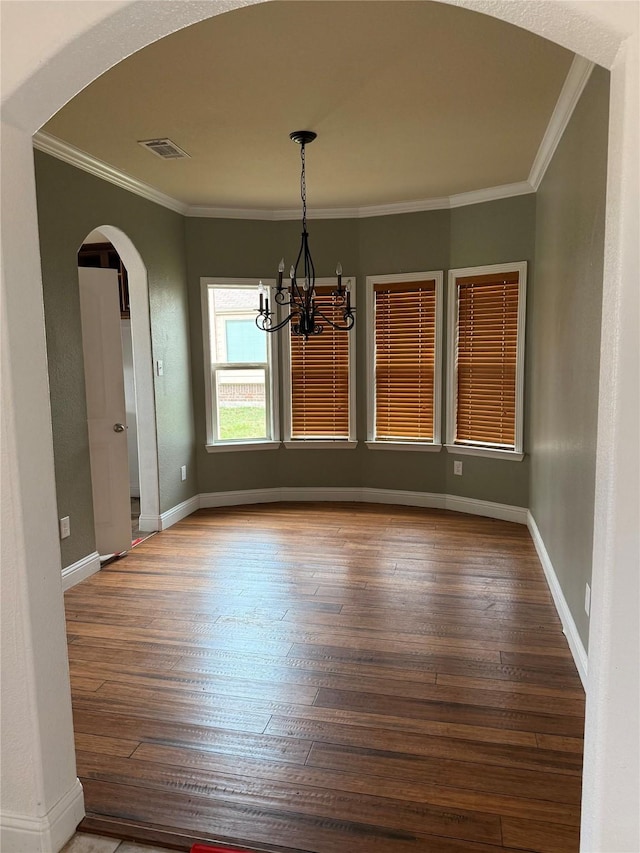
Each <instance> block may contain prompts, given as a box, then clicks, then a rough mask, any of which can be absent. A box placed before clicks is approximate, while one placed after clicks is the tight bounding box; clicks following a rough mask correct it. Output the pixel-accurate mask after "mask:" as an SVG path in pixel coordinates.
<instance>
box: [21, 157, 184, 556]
mask: <svg viewBox="0 0 640 853" xmlns="http://www.w3.org/2000/svg"><path fill="white" fill-rule="evenodd" d="M35 161H36V183H37V196H38V224H39V231H40V253H41V260H42V279H43V291H44V305H45V324H46V332H47V354H48V361H49V381H50V392H51V409H52V422H53V440H54V456H55V471H56V492H57V500H58V514H59V516H65V515H68V516H69V517H70V519H71V536H70V537H69V538H68V539H63V540H62V541H61V549H62V565H63V566H67V565H70V564H71V563H73V562H75V561H76V560H78V559H80V558H82V557H84V556H86V555H87V554H89V553H91V552H92V551H94V550H95V538H94V529H93V508H92V499H91V480H90V466H89V453H88V443H87V421H86V418H87V416H86V405H85V393H84V367H83V358H82V330H81V325H80V306H79V294H78V273H77V257H76V255H77V251H78V248H79V246H80V245H81V244H82V242H83V240H84V238H85V237H86V236H87V234H88V233H89V232H90V231H91V230H92V229H94V228H97V227H99V226H101V225H113V226H116V227H117V228H119V229H121V230H122V231H124V232H125V233H126V234H127V235H128V236H129V237H130V239H131V240H132V242H133V243H134V245H135V246H136V248H137V250H138V251H139V252H140V255H141V256H142V259H143V261H144V263H145V265H146V267H147V270H148V281H149V303H150V312H151V338H152V348H153V356H154V358H159V359H162V360H163V362H164V368H165V370H164V376H163V377H156V378H155V396H156V419H157V432H158V458H159V479H160V508H161V510H162V511H164V510H166V509H169V508H170V507H172V506H175V505H176V504H177V503H180V502H181V501H183V500H186V499H187V498H189V497H191V496H192V495H193V494H195V493H196V492H197V482H196V471H195V462H194V446H195V445H194V430H193V414H192V412H193V407H192V399H191V376H190V356H189V322H188V306H187V288H186V270H185V256H184V220H183V218H182V217H181V216H179V215H178V214H177V213H173V212H172V211H170V210H167V209H165V208H163V207H160V206H158V205H156V204H153V203H151V202H149V201H146V200H145V199H142V198H140V197H139V196H136V195H132V194H131V193H128V192H126V191H124V190H122V189H119V188H118V187H115V186H113V185H112V184H109V183H106V182H105V181H101V180H99V179H98V178H95V177H93V176H91V175H88V174H87V173H86V172H83V171H80V170H78V169H75V168H73V167H71V166H69V165H67V164H65V163H62V162H61V161H59V160H56V159H54V158H52V157H49V156H47V155H46V154H42V153H40V152H35ZM185 464H186V465H187V466H188V471H189V472H190V476H189V477H188V479H187V481H186V482H185V483H183V482H181V481H180V466H181V465H185Z"/></svg>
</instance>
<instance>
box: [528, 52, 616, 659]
mask: <svg viewBox="0 0 640 853" xmlns="http://www.w3.org/2000/svg"><path fill="white" fill-rule="evenodd" d="M608 90H609V74H608V72H606V71H604V70H603V69H601V68H597V67H596V69H595V70H594V72H593V74H592V76H591V79H590V80H589V83H588V84H587V87H586V88H585V91H584V93H583V95H582V98H581V100H580V102H579V104H578V106H577V108H576V110H575V112H574V114H573V116H572V118H571V121H570V123H569V126H568V127H567V130H566V131H565V134H564V136H563V138H562V141H561V142H560V145H559V146H558V149H557V150H556V153H555V155H554V158H553V160H552V162H551V164H550V166H549V168H548V170H547V173H546V175H545V178H544V180H543V182H542V184H541V186H540V189H539V190H538V193H537V225H536V253H535V263H536V283H535V288H534V289H533V293H532V302H531V311H530V317H529V319H530V324H531V335H530V338H531V339H530V348H529V352H530V355H531V381H530V395H529V402H530V406H529V411H530V416H529V445H530V451H531V492H530V504H529V505H530V509H531V512H532V513H533V516H534V518H535V520H536V523H537V525H538V528H539V530H540V533H541V535H542V538H543V540H544V543H545V546H546V548H547V551H548V553H549V556H550V558H551V562H552V563H553V566H554V568H555V571H556V573H557V576H558V580H559V581H560V585H561V587H562V590H563V592H564V596H565V598H566V600H567V603H568V605H569V608H570V609H571V613H572V615H573V618H574V620H575V623H576V625H577V627H578V630H579V632H580V636H581V638H582V641H583V643H584V644H585V647H586V645H587V639H588V630H589V620H588V617H587V615H586V613H585V610H584V594H585V583H590V582H591V562H592V554H591V552H592V545H593V510H594V494H595V464H596V426H597V415H598V379H599V376H598V371H599V357H600V324H601V315H602V270H603V252H604V214H605V189H606V169H607V116H608V107H609V95H608Z"/></svg>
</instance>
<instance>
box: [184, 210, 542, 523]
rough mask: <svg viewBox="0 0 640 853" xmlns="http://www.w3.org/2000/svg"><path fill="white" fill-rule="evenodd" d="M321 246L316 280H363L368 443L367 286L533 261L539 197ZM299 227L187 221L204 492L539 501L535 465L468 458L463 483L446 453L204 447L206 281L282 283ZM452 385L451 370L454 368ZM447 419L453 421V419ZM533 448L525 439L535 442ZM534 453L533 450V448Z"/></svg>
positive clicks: (362, 410)
mask: <svg viewBox="0 0 640 853" xmlns="http://www.w3.org/2000/svg"><path fill="white" fill-rule="evenodd" d="M309 233H310V245H311V250H312V254H313V257H314V261H315V264H316V273H317V275H318V276H319V277H320V276H331V275H333V274H334V270H335V265H336V261H338V260H340V261H341V262H342V266H343V269H344V272H345V275H355V276H356V278H357V304H358V306H359V311H360V315H359V316H360V320H359V321H358V333H357V334H358V336H357V369H356V370H357V437H358V439H360V440H363V439H364V438H365V437H366V399H365V388H366V354H365V332H364V305H365V279H366V276H367V275H383V274H392V273H402V272H416V271H420V270H438V269H441V270H445V271H446V270H447V269H449V268H452V267H458V266H467V265H469V266H470V265H479V264H491V263H503V262H509V261H521V260H526V261H529V263H530V264H532V261H533V252H534V234H535V197H534V196H533V194H531V195H527V196H520V197H517V198H512V199H505V200H501V201H496V202H487V203H484V204H479V205H473V206H469V207H465V208H459V209H456V210H453V211H449V210H435V211H428V212H424V213H412V214H402V215H398V216H380V217H374V218H368V219H343V220H331V221H329V220H315V221H314V220H312V221H310V224H309ZM299 239H300V224H299V223H297V222H259V221H250V222H247V221H243V220H213V219H200V218H187V220H186V245H187V265H188V279H189V293H190V298H189V305H190V311H191V339H192V342H193V343H192V356H193V361H192V372H193V377H194V404H195V405H194V409H195V421H196V436H197V447H196V453H197V460H198V474H199V486H200V491H201V492H217V491H231V490H234V489H250V488H264V487H268V486H275V485H283V486H303V485H306V486H333V487H340V486H366V487H374V488H387V489H401V490H408V491H423V492H447V493H449V494H454V495H461V496H465V497H471V498H479V499H484V500H491V501H496V502H498V503H505V504H511V505H515V506H527V505H528V491H529V466H528V460H527V459H525V461H524V462H520V463H518V462H510V461H503V460H494V459H487V458H481V457H472V456H465V458H464V475H463V476H462V477H457V476H456V477H454V475H453V457H452V456H451V455H450V454H448V453H446V452H444V451H442V452H441V453H419V452H415V453H411V452H392V451H382V450H368V449H367V448H366V447H365V446H364V445H360V446H359V447H358V449H357V450H354V451H344V450H336V451H330V450H325V451H313V450H293V451H292V450H285V449H281V450H277V451H250V452H242V453H214V454H208V453H207V452H206V450H205V447H204V445H205V410H204V406H205V402H204V362H203V349H202V335H201V329H202V315H201V307H200V277H201V276H225V275H228V276H237V277H241V278H254V279H256V280H257V279H259V278H269V277H275V274H276V269H277V264H278V261H279V260H280V257H281V256H282V255H284V256H285V260H286V264H287V266H288V265H289V263H290V262H291V260H292V259H294V258H295V255H296V254H297V250H298V244H299ZM443 381H444V371H443ZM443 416H444V415H443ZM525 442H526V438H525ZM525 449H526V443H525Z"/></svg>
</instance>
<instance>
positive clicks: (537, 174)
mask: <svg viewBox="0 0 640 853" xmlns="http://www.w3.org/2000/svg"><path fill="white" fill-rule="evenodd" d="M594 66H595V63H594V62H590V61H589V60H588V59H585V58H584V57H583V56H578V55H577V54H576V55H575V56H574V57H573V62H572V63H571V67H570V68H569V71H568V73H567V76H566V78H565V81H564V84H563V86H562V89H561V90H560V95H559V96H558V100H557V102H556V105H555V108H554V110H553V113H552V114H551V118H550V119H549V124H548V125H547V129H546V131H545V134H544V136H543V137H542V142H541V143H540V147H539V148H538V153H537V154H536V157H535V160H534V161H533V165H532V166H531V171H530V172H529V178H528V182H529V184H531V186H532V188H533V190H534V191H537V189H538V187H539V186H540V184H541V182H542V179H543V178H544V176H545V172H546V171H547V168H548V166H549V163H550V162H551V159H552V157H553V155H554V154H555V150H556V148H557V147H558V143H559V142H560V140H561V139H562V135H563V133H564V132H565V130H566V129H567V125H568V124H569V120H570V119H571V116H572V115H573V111H574V109H575V108H576V104H577V103H578V101H579V100H580V95H582V92H583V91H584V87H585V86H586V85H587V82H588V80H589V77H590V76H591V72H592V71H593V69H594Z"/></svg>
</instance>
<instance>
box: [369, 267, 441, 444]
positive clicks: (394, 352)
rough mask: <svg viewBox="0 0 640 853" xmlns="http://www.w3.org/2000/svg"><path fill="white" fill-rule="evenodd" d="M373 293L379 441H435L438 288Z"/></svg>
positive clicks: (397, 286) (409, 285) (399, 285)
mask: <svg viewBox="0 0 640 853" xmlns="http://www.w3.org/2000/svg"><path fill="white" fill-rule="evenodd" d="M373 289H374V296H375V438H376V440H394V439H395V440H401V441H422V442H425V441H433V437H434V384H435V383H434V379H435V344H436V340H435V339H436V282H435V281H412V282H394V283H390V284H374V288H373Z"/></svg>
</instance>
